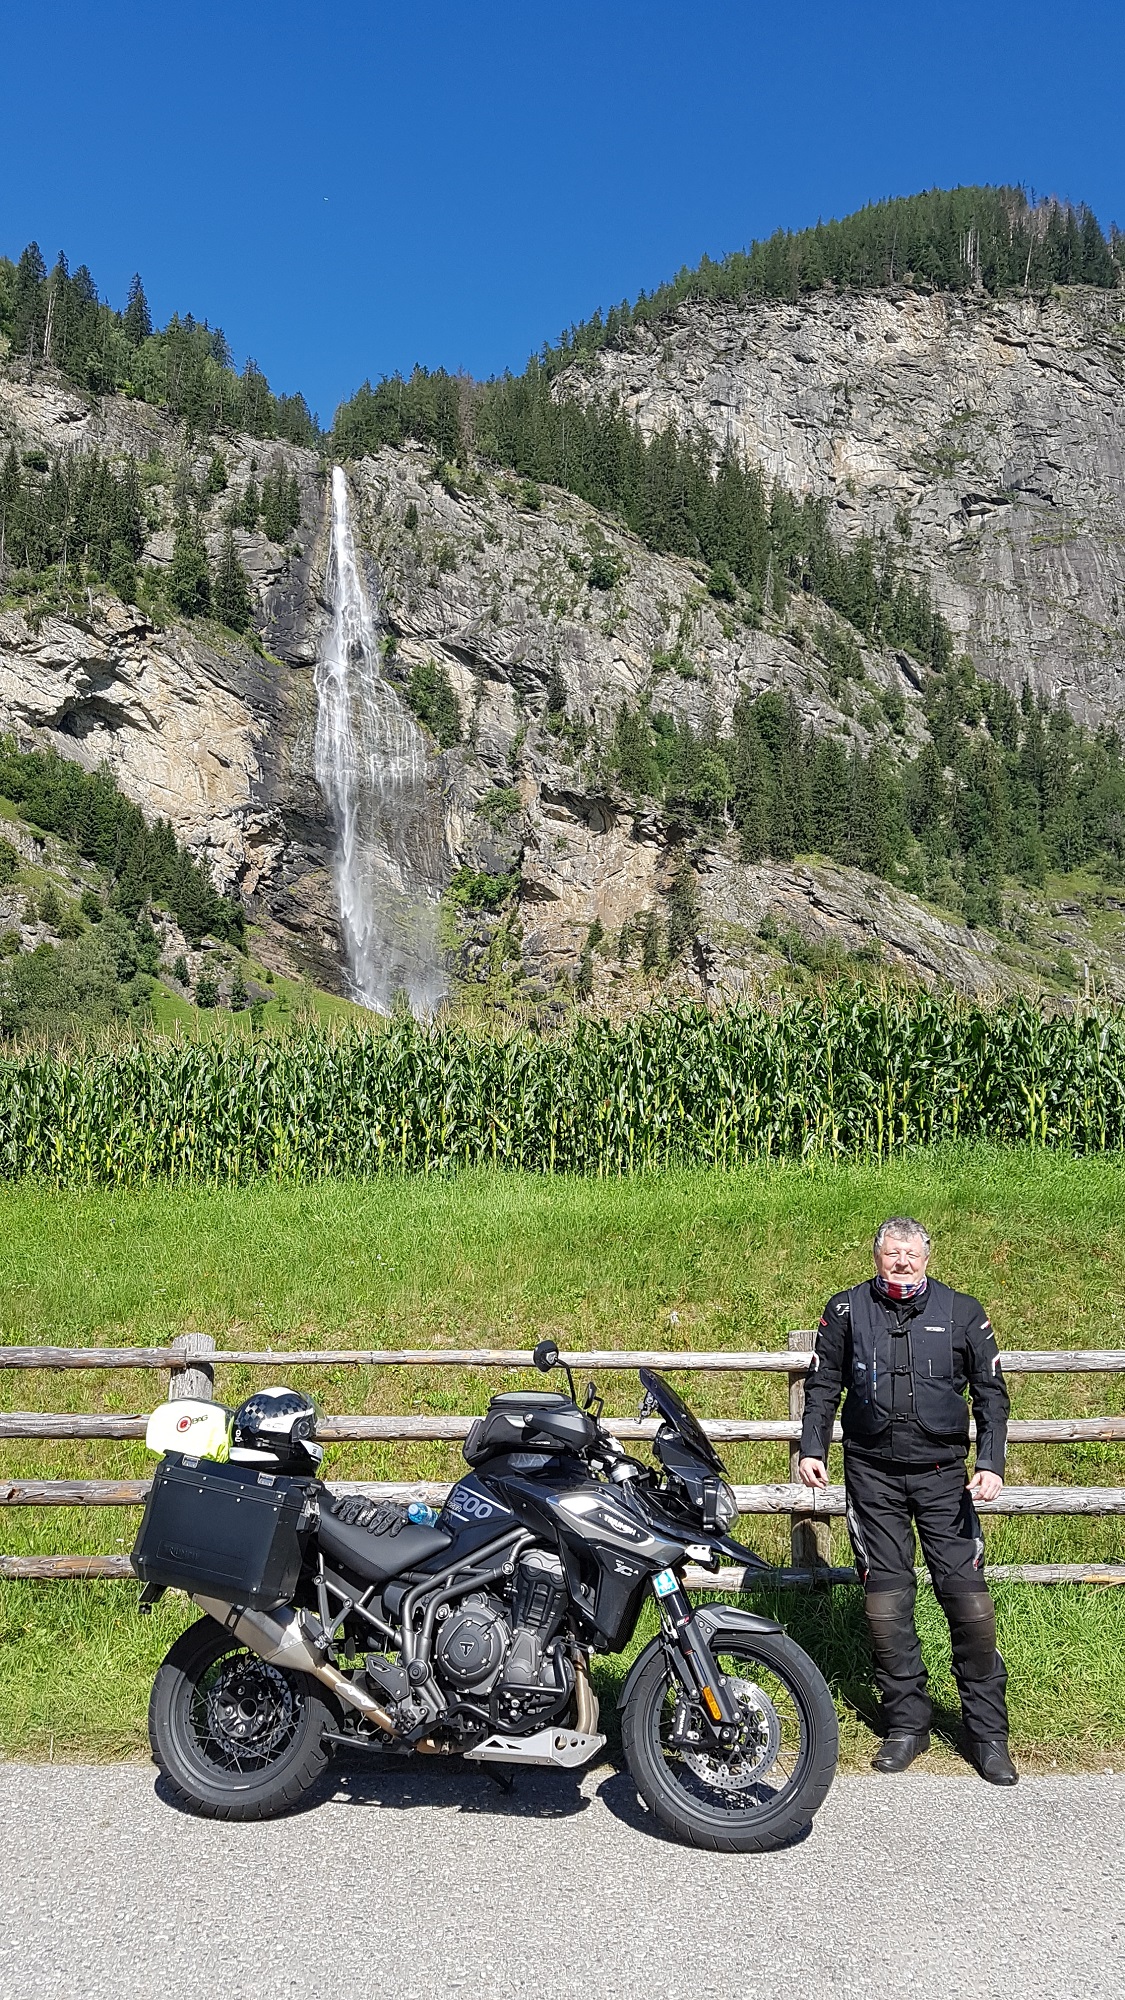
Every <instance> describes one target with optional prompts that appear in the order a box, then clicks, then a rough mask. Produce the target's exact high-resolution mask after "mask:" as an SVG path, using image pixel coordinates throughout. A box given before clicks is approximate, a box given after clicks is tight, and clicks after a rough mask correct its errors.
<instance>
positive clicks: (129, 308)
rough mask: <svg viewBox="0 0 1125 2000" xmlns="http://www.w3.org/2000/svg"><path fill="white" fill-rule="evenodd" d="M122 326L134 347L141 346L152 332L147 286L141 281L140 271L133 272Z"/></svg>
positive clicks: (122, 317)
mask: <svg viewBox="0 0 1125 2000" xmlns="http://www.w3.org/2000/svg"><path fill="white" fill-rule="evenodd" d="M121 326H122V330H123V332H124V334H125V337H126V339H127V340H128V341H129V343H130V345H131V346H133V347H139V346H140V344H141V342H142V340H147V339H148V337H149V334H150V333H151V332H152V314H151V313H150V311H149V309H148V300H147V299H146V297H145V288H144V286H143V285H142V283H141V274H140V272H139V271H134V273H133V277H132V282H131V284H130V286H129V298H128V302H127V304H126V307H125V311H124V312H123V313H122V315H121Z"/></svg>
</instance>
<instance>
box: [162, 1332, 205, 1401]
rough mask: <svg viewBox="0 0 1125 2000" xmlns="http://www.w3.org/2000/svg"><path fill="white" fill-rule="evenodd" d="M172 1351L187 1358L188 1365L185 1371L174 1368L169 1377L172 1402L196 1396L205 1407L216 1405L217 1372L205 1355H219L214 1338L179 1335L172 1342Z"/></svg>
mask: <svg viewBox="0 0 1125 2000" xmlns="http://www.w3.org/2000/svg"><path fill="white" fill-rule="evenodd" d="M172 1347H173V1350H174V1352H175V1353H177V1354H182V1355H183V1356H184V1364H183V1366H182V1367H181V1366H179V1365H175V1364H174V1365H173V1367H172V1370H171V1373H170V1374H169V1377H168V1400H169V1402H177V1401H178V1400H179V1399H180V1397H181V1396H194V1397H195V1398H196V1400H197V1401H199V1402H201V1403H213V1402H214V1400H215V1370H214V1368H212V1367H211V1366H210V1364H209V1363H208V1362H207V1361H205V1360H204V1359H203V1356H204V1355H207V1354H213V1353H214V1352H215V1343H214V1341H213V1340H212V1338H211V1335H210V1334H209V1333H179V1334H177V1335H176V1338H175V1340H174V1341H173V1342H172ZM189 1356H190V1360H189V1358H188V1357H189ZM196 1357H199V1358H198V1359H197V1358H196Z"/></svg>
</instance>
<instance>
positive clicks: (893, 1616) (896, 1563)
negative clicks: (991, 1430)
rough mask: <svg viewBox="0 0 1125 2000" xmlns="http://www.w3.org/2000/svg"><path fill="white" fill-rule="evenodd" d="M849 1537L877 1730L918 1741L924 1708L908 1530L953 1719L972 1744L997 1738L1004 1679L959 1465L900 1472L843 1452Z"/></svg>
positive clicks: (1004, 1713)
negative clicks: (934, 1620) (925, 1585)
mask: <svg viewBox="0 0 1125 2000" xmlns="http://www.w3.org/2000/svg"><path fill="white" fill-rule="evenodd" d="M844 1480H845V1485H846V1489H847V1521H848V1533H849V1535H850V1536H851V1543H852V1548H853V1549H854V1551H855V1559H856V1567H857V1569H858V1570H859V1574H860V1580H861V1582H862V1584H863V1588H864V1608H865V1610H866V1613H867V1623H868V1630H869V1632H870V1635H871V1647H872V1652H873V1653H874V1656H875V1679H876V1682H877V1684H878V1688H879V1692H880V1694H881V1695H882V1698H883V1720H884V1727H885V1729H886V1730H887V1731H888V1733H889V1732H890V1731H891V1730H892V1729H895V1730H906V1731H909V1733H910V1734H912V1735H921V1734H922V1733H923V1731H925V1730H927V1729H928V1728H929V1726H930V1719H931V1715H932V1709H931V1705H930V1697H929V1692H928V1689H927V1685H926V1669H925V1666H924V1664H923V1661H922V1649H921V1646H920V1645H919V1643H918V1633H917V1628H916V1627H915V1624H914V1598H915V1579H914V1555H915V1541H914V1536H915V1531H917V1535H918V1539H919V1541H920V1542H921V1544H922V1554H923V1557H924V1558H925V1562H926V1566H927V1568H928V1570H929V1572H930V1578H931V1580H932V1582H933V1586H934V1592H935V1594H936V1596H937V1599H938V1602H939V1603H940V1605H941V1607H942V1610H943V1611H944V1612H945V1615H946V1617H947V1619H948V1620H949V1636H950V1639H951V1642H952V1649H953V1673H954V1677H955V1679H956V1682H957V1688H958V1692H959V1694H960V1696H961V1714H962V1716H963V1718H964V1723H965V1728H966V1731H967V1732H968V1734H969V1735H970V1736H971V1737H973V1738H974V1740H976V1741H977V1742H980V1741H983V1740H985V1739H987V1738H989V1737H1001V1738H1006V1737H1007V1734H1008V1710H1007V1704H1006V1702H1005V1699H1004V1691H1005V1689H1006V1687H1007V1684H1008V1676H1007V1672H1006V1670H1005V1667H1004V1662H1003V1660H1002V1659H1001V1657H1000V1654H999V1653H998V1652H997V1650H996V1613H995V1609H994V1607H993V1603H992V1599H991V1597H990V1596H989V1594H988V1590H987V1588H986V1586H985V1581H984V1573H983V1572H984V1540H983V1537H982V1535H981V1531H980V1522H979V1520H978V1519H977V1512H976V1508H975V1507H974V1506H973V1503H972V1498H971V1496H970V1494H969V1490H968V1487H967V1485H966V1480H965V1462H964V1460H963V1459H959V1460H958V1461H957V1462H956V1463H955V1464H953V1465H940V1466H922V1467H915V1466H907V1465H896V1464H895V1463H894V1462H893V1461H892V1460H885V1461H878V1460H874V1459H870V1458H861V1457H857V1455H856V1454H855V1453H854V1452H849V1451H845V1453H844Z"/></svg>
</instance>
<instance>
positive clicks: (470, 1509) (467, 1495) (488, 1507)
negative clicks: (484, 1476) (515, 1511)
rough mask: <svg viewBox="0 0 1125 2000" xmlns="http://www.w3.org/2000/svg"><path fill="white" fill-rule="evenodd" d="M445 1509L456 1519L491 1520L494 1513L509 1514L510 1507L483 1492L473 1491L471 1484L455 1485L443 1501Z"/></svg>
mask: <svg viewBox="0 0 1125 2000" xmlns="http://www.w3.org/2000/svg"><path fill="white" fill-rule="evenodd" d="M445 1505H446V1510H447V1512H448V1513H450V1514H452V1515H453V1517H454V1519H455V1520H457V1521H491V1519H492V1516H493V1515H494V1514H510V1513H511V1511H512V1510H511V1508H510V1507H505V1506H504V1503H503V1501H501V1500H494V1499H493V1498H492V1497H491V1495H490V1496H489V1497H488V1498H486V1497H485V1495H484V1494H483V1493H474V1492H473V1489H472V1487H471V1486H455V1487H454V1489H453V1491H452V1493H451V1494H450V1496H449V1498H448V1500H447V1501H446V1503H445Z"/></svg>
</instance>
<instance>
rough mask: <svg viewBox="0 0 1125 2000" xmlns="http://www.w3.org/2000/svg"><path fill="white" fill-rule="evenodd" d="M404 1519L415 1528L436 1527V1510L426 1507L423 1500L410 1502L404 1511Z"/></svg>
mask: <svg viewBox="0 0 1125 2000" xmlns="http://www.w3.org/2000/svg"><path fill="white" fill-rule="evenodd" d="M406 1518H407V1520H408V1521H410V1522H412V1523H413V1525H414V1526H415V1527H416V1528H433V1527H436V1526H437V1508H436V1507H427V1505H426V1503H425V1501H424V1500H412V1501H411V1502H410V1505H409V1506H408V1507H407V1510H406Z"/></svg>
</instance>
